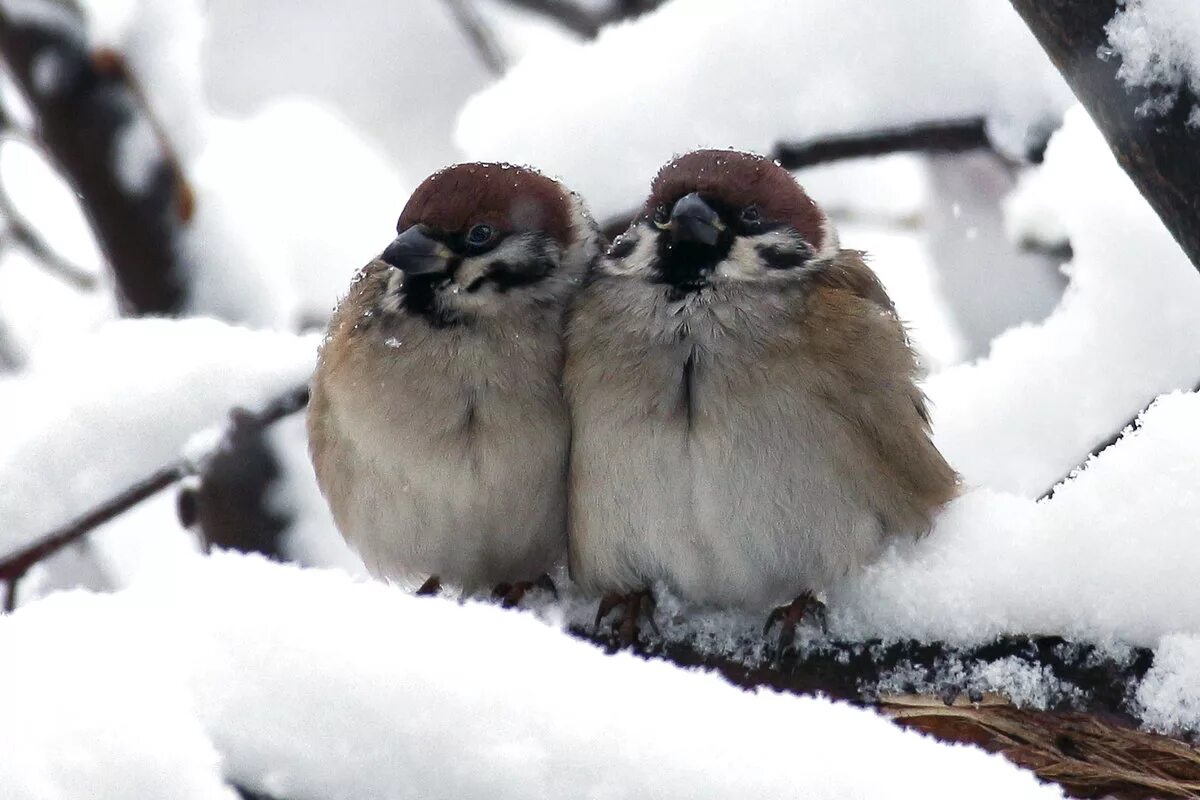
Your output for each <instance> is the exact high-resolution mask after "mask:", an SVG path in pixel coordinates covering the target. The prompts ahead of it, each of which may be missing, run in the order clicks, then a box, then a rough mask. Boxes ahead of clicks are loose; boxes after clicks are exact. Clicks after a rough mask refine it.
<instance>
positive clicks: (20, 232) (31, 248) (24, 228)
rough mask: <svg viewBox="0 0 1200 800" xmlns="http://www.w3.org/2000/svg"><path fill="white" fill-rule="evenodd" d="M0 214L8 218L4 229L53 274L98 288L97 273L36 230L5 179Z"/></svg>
mask: <svg viewBox="0 0 1200 800" xmlns="http://www.w3.org/2000/svg"><path fill="white" fill-rule="evenodd" d="M0 217H3V219H4V226H5V227H4V233H6V234H7V235H8V236H9V237H10V238H11V240H12V242H13V243H14V244H17V245H19V246H21V247H23V248H24V249H25V251H26V252H27V253H29V255H31V256H33V257H34V258H35V259H36V260H37V261H38V263H39V264H41V266H42V267H43V268H44V269H45V270H46V271H47V272H49V273H50V274H51V275H54V276H55V277H56V278H58V279H60V280H62V281H64V282H65V283H67V284H69V285H70V286H71V287H72V288H74V289H77V290H79V291H81V292H86V291H90V290H91V289H94V288H96V276H95V275H93V274H92V273H90V272H88V271H86V270H84V269H82V268H81V267H79V266H77V265H76V264H73V263H72V262H70V261H69V260H67V259H66V258H63V257H62V256H61V255H59V253H58V251H57V250H55V249H54V248H53V247H51V246H50V245H49V244H47V243H46V241H45V240H44V239H42V237H41V235H40V234H39V233H38V232H37V231H36V230H34V228H33V225H31V224H30V222H29V220H27V219H26V218H25V215H23V214H22V213H21V212H20V211H19V210H17V206H16V203H14V202H13V200H12V197H11V196H10V195H9V193H8V188H7V187H6V186H5V185H4V184H3V182H0Z"/></svg>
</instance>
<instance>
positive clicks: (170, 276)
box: [0, 2, 191, 314]
mask: <svg viewBox="0 0 1200 800" xmlns="http://www.w3.org/2000/svg"><path fill="white" fill-rule="evenodd" d="M44 7H45V11H46V13H44V14H42V13H39V14H21V15H17V14H13V13H12V12H10V11H8V10H5V9H4V8H3V7H0V53H2V54H3V57H4V59H5V61H6V62H7V63H8V66H9V69H10V71H11V73H12V75H13V78H14V80H15V81H16V83H17V85H18V86H19V88H20V89H21V91H22V92H23V93H24V94H25V95H26V97H27V98H28V100H29V103H30V105H31V107H32V108H33V110H34V113H35V115H36V118H37V135H38V138H39V139H40V141H41V142H42V143H43V144H44V145H45V149H46V151H47V152H48V153H49V154H50V156H51V158H52V159H53V160H54V161H55V162H56V163H57V164H58V166H59V167H60V168H61V169H62V171H63V174H64V177H65V178H66V179H67V180H68V182H69V183H70V184H71V185H72V187H73V188H74V189H75V191H76V193H77V194H78V195H79V196H80V197H81V198H82V200H83V203H82V205H83V210H84V213H85V214H86V215H87V217H88V220H89V222H90V223H91V226H92V229H93V231H94V232H95V234H96V238H97V240H98V241H99V243H100V246H101V249H102V250H103V251H104V253H105V255H106V257H107V259H108V262H109V264H110V265H111V267H112V270H113V274H114V276H115V278H116V284H117V287H118V290H119V293H120V295H121V298H122V301H123V302H124V304H125V305H126V306H127V307H128V308H130V309H131V310H132V311H134V312H136V313H159V314H170V313H174V312H177V311H179V310H181V309H182V308H183V304H184V299H185V298H184V288H185V284H184V279H183V276H182V275H181V274H180V263H179V262H180V258H181V256H180V252H179V247H178V241H179V236H180V233H181V230H182V226H183V224H184V223H185V222H186V219H187V217H188V215H189V214H190V202H191V193H190V191H189V190H188V187H187V184H186V183H185V182H184V180H183V176H182V170H181V169H180V165H179V163H178V161H177V160H176V159H175V157H174V155H173V154H172V153H171V152H170V151H169V149H167V148H165V147H164V146H163V145H164V142H163V138H162V134H161V128H160V126H159V125H158V123H157V122H156V121H155V120H154V118H153V116H152V115H151V114H150V113H149V112H148V110H147V109H146V108H145V104H144V98H142V97H141V96H140V93H139V91H138V90H137V87H136V86H135V85H134V84H133V83H132V82H131V80H130V76H129V75H128V71H127V70H125V69H124V67H123V64H122V63H121V62H120V59H119V58H114V56H113V54H111V53H99V54H96V56H95V57H93V55H92V54H91V53H89V51H88V46H87V41H86V37H85V35H84V23H83V19H82V16H81V12H80V11H79V10H78V8H75V7H74V6H73V4H67V3H50V2H46V3H44ZM135 126H144V127H146V128H148V129H149V130H151V131H153V132H154V134H155V136H156V138H157V140H158V145H159V150H158V152H157V153H154V154H153V155H150V156H141V157H145V158H148V159H149V160H148V162H147V164H146V165H145V172H144V180H142V179H141V178H139V185H137V186H131V185H128V183H127V182H126V181H123V180H122V176H121V173H120V170H119V169H118V163H119V162H120V161H121V159H122V158H123V157H124V156H123V153H122V148H123V146H124V140H125V137H127V136H129V135H131V131H132V130H133V129H134V128H135ZM140 155H141V154H139V156H140Z"/></svg>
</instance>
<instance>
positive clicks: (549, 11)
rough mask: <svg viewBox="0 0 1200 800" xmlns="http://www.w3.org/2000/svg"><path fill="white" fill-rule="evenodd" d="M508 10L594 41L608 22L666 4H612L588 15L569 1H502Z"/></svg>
mask: <svg viewBox="0 0 1200 800" xmlns="http://www.w3.org/2000/svg"><path fill="white" fill-rule="evenodd" d="M505 2H507V3H508V4H509V5H510V6H513V7H514V8H520V9H523V10H525V11H531V12H533V13H535V14H540V15H541V16H543V17H546V18H548V19H552V20H554V21H555V22H557V23H558V24H559V25H561V26H562V27H564V28H566V29H567V30H569V31H573V32H574V33H577V34H579V35H580V36H582V37H583V38H585V39H595V38H596V36H597V34H599V33H600V29H601V28H603V27H604V26H605V25H608V24H609V23H612V22H619V21H620V20H623V19H632V18H634V17H638V16H641V15H642V14H645V13H646V12H647V11H653V10H654V9H656V8H658V7H659V6H661V5H662V4H663V3H664V2H666V0H615V2H614V3H613V4H612V5H611V6H610V7H609V8H608V9H607V10H605V11H600V12H591V11H588V10H587V9H585V8H582V7H580V6H578V5H576V4H575V3H572V2H570V1H569V0H505Z"/></svg>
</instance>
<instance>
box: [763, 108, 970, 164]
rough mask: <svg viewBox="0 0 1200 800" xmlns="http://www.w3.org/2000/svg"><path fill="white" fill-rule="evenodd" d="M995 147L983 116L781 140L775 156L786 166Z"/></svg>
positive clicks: (958, 151)
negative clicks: (793, 140) (989, 137)
mask: <svg viewBox="0 0 1200 800" xmlns="http://www.w3.org/2000/svg"><path fill="white" fill-rule="evenodd" d="M989 147H991V142H990V141H989V140H988V136H987V131H986V130H985V126H984V120H983V118H982V117H972V118H970V119H962V120H946V121H936V122H924V123H918V124H916V125H907V126H902V127H899V128H881V129H878V130H873V131H863V132H860V133H847V134H842V135H833V136H824V137H821V138H819V139H809V140H808V141H803V142H781V143H779V144H778V145H776V146H775V151H774V152H773V153H772V157H773V158H774V159H775V160H777V161H778V162H779V164H780V166H782V167H784V168H785V169H793V170H794V169H803V168H805V167H811V166H815V165H817V164H825V163H828V162H830V161H840V160H842V159H846V158H864V157H867V156H882V155H887V154H890V153H903V152H914V151H919V152H925V153H960V152H962V151H964V150H979V149H984V148H989Z"/></svg>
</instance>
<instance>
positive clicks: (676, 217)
mask: <svg viewBox="0 0 1200 800" xmlns="http://www.w3.org/2000/svg"><path fill="white" fill-rule="evenodd" d="M723 230H725V223H723V222H721V217H720V216H719V215H718V214H717V212H716V211H713V208H712V206H710V205H709V204H708V203H706V202H704V200H702V199H701V198H700V195H698V194H696V193H695V192H692V193H691V194H688V195H684V196H683V197H681V198H679V200H678V202H676V203H675V208H673V209H672V210H671V238H672V239H673V240H674V241H676V242H699V243H701V244H706V245H710V246H711V245H714V244H716V243H717V239H718V238H720V236H721V231H723Z"/></svg>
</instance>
